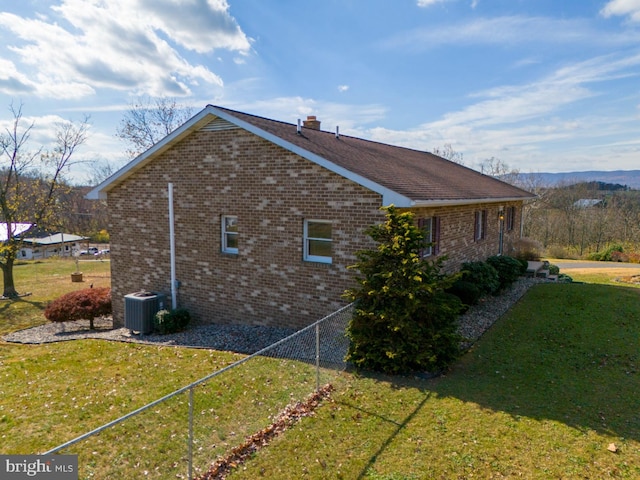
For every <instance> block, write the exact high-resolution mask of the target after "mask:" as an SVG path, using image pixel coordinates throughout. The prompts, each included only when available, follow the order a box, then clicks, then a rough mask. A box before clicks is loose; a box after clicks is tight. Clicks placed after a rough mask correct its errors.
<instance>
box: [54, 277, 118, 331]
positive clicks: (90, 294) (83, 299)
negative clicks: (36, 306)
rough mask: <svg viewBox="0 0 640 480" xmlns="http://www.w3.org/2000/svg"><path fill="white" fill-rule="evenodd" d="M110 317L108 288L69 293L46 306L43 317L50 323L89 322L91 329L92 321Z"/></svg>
mask: <svg viewBox="0 0 640 480" xmlns="http://www.w3.org/2000/svg"><path fill="white" fill-rule="evenodd" d="M105 315H111V289H110V288H109V287H101V288H85V289H83V290H76V291H74V292H69V293H67V294H65V295H63V296H61V297H59V298H57V299H55V300H54V301H53V302H51V303H50V304H49V305H47V308H46V309H45V311H44V316H45V318H46V319H47V320H49V321H51V322H68V321H72V320H89V328H90V329H93V319H94V318H96V317H102V316H105Z"/></svg>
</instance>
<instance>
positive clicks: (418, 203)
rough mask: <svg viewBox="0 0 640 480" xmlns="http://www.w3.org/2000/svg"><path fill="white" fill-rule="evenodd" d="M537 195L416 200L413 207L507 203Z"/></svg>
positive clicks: (532, 197)
mask: <svg viewBox="0 0 640 480" xmlns="http://www.w3.org/2000/svg"><path fill="white" fill-rule="evenodd" d="M535 198H537V195H531V196H529V197H503V198H469V199H457V200H447V199H442V200H414V201H413V202H412V204H411V206H412V207H455V206H458V205H480V204H483V203H505V202H522V201H525V200H533V199H535Z"/></svg>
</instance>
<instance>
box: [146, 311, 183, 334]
mask: <svg viewBox="0 0 640 480" xmlns="http://www.w3.org/2000/svg"><path fill="white" fill-rule="evenodd" d="M190 321H191V314H190V313H189V311H188V310H186V309H184V308H177V309H175V310H160V311H159V312H157V313H156V314H155V316H154V317H153V329H154V330H155V331H156V332H158V333H159V334H161V335H164V334H167V333H176V332H180V331H182V330H184V329H185V328H186V327H187V325H188V324H189V322H190Z"/></svg>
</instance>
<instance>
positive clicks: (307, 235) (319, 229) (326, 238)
mask: <svg viewBox="0 0 640 480" xmlns="http://www.w3.org/2000/svg"><path fill="white" fill-rule="evenodd" d="M304 259H305V260H307V261H309V262H322V263H331V222H327V221H323V220H305V222H304Z"/></svg>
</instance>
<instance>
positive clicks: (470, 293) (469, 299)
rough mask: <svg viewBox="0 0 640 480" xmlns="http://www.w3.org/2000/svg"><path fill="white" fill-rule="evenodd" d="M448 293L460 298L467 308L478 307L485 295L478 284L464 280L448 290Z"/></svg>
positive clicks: (460, 280) (458, 281)
mask: <svg viewBox="0 0 640 480" xmlns="http://www.w3.org/2000/svg"><path fill="white" fill-rule="evenodd" d="M447 292H448V293H450V294H452V295H455V296H456V297H458V298H459V299H460V301H461V302H462V303H463V304H464V305H465V306H466V307H469V306H471V305H477V304H478V302H480V299H481V298H482V297H483V295H484V292H483V291H482V288H481V287H480V286H479V285H478V284H476V283H474V282H470V281H468V280H464V279H462V278H461V279H459V280H457V281H456V282H455V283H454V284H453V285H452V286H451V287H450V288H448V289H447Z"/></svg>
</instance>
